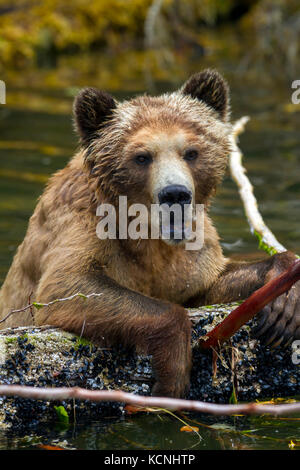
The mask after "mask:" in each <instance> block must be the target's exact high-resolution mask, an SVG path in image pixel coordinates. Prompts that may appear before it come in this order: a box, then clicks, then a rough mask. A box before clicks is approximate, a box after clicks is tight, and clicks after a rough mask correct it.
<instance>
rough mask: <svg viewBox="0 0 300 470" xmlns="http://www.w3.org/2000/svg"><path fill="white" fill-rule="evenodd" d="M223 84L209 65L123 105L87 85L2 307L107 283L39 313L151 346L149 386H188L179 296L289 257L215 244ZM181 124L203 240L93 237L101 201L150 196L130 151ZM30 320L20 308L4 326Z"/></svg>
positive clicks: (222, 287)
mask: <svg viewBox="0 0 300 470" xmlns="http://www.w3.org/2000/svg"><path fill="white" fill-rule="evenodd" d="M227 92H228V91H227V85H226V84H225V82H224V80H223V79H222V78H221V77H220V76H219V75H218V74H217V73H216V72H212V71H210V72H207V71H206V72H204V73H203V74H202V75H201V74H198V75H197V76H194V77H192V79H190V81H188V82H187V83H186V85H185V86H184V87H183V88H182V89H181V90H180V91H179V92H177V93H173V94H170V95H163V96H162V97H154V98H152V97H148V96H143V97H138V98H135V99H133V100H131V101H129V102H125V103H122V104H117V103H116V102H115V101H114V100H113V99H112V98H111V97H110V96H109V95H107V94H105V93H103V92H100V91H98V90H95V89H85V90H83V91H82V92H81V93H80V95H79V97H78V98H77V100H76V101H75V105H74V109H75V116H76V127H77V129H78V131H79V134H80V136H81V142H82V149H81V150H80V151H79V152H78V154H77V155H75V156H74V158H73V159H72V160H71V161H70V163H69V164H68V165H67V166H66V167H65V168H64V169H63V170H61V171H59V172H57V173H56V174H55V175H54V176H53V177H52V178H51V179H50V181H49V183H48V185H47V188H46V190H45V192H44V194H43V195H42V196H41V198H40V200H39V202H38V204H37V207H36V209H35V211H34V214H33V216H32V217H31V219H30V222H29V227H28V231H27V234H26V236H25V239H24V241H23V243H22V244H21V245H20V247H19V248H18V251H17V253H16V255H15V257H14V260H13V263H12V266H11V268H10V270H9V273H8V275H7V278H6V280H5V282H4V284H3V286H2V290H1V293H0V316H2V317H4V316H5V315H7V313H8V312H9V311H10V310H11V309H18V308H22V307H24V306H25V305H26V304H27V303H28V296H29V295H30V294H31V298H32V299H35V300H36V301H39V302H49V301H51V300H54V299H57V298H64V297H67V296H70V295H72V294H75V293H77V292H82V293H84V294H91V293H103V295H102V296H101V297H100V298H99V297H95V298H90V299H89V300H82V299H78V298H77V299H74V300H72V301H68V302H64V303H57V304H55V305H53V306H51V307H48V308H43V309H40V310H37V311H36V312H35V322H36V324H38V325H42V324H51V325H55V326H58V327H61V328H63V329H65V330H68V331H71V332H74V333H76V334H81V333H82V332H83V335H84V336H85V337H87V338H90V339H91V340H93V341H97V342H99V343H105V344H116V343H122V344H124V345H127V346H134V347H137V348H138V349H139V350H141V351H143V352H146V353H149V354H152V355H153V364H154V368H155V371H156V384H155V386H154V390H153V393H155V394H162V395H169V396H180V395H183V394H184V392H185V390H186V389H187V388H188V385H189V373H190V368H191V348H190V334H191V325H190V321H189V319H188V316H187V313H186V310H185V308H184V306H187V305H200V304H205V303H216V302H229V301H234V300H239V299H243V298H246V297H247V296H248V295H249V294H250V293H251V292H253V290H255V289H257V288H258V287H260V286H261V285H263V284H264V283H265V282H266V280H268V276H269V277H270V276H271V277H272V275H275V274H276V273H277V272H278V271H280V270H282V269H284V268H285V267H286V266H287V265H289V264H290V263H291V262H292V261H293V259H294V255H292V254H289V253H287V254H283V255H278V256H275V257H272V258H269V259H268V260H266V261H262V262H258V263H252V264H250V265H248V264H245V263H236V262H231V261H230V260H228V259H226V258H225V257H224V256H223V254H222V250H221V247H220V244H219V238H218V235H217V232H216V230H215V228H214V226H213V224H212V222H211V220H210V218H209V217H208V213H207V211H208V208H209V204H210V198H211V196H212V195H213V194H214V192H215V189H216V187H217V185H218V184H219V183H220V181H221V179H222V176H223V173H224V171H225V168H226V164H227V156H228V153H229V151H230V146H229V142H228V134H229V132H230V126H229V125H228V124H227V115H228V96H227ZM179 132H182V135H183V140H184V139H185V140H184V141H189V142H194V141H195V142H196V144H197V146H198V147H199V149H200V152H201V160H199V161H197V162H195V163H191V165H190V167H189V168H188V171H190V172H191V174H192V176H193V180H194V182H195V200H196V202H197V203H203V204H205V206H206V213H205V230H204V234H205V243H204V246H203V248H202V249H201V250H199V251H187V250H185V248H184V246H183V245H180V246H170V245H167V244H166V243H164V242H163V241H162V240H137V241H136V240H99V239H98V238H97V236H96V225H97V223H98V218H97V217H96V207H97V205H98V204H99V203H101V202H111V203H116V202H117V197H118V196H119V195H124V194H126V195H127V196H128V203H129V204H130V203H132V202H142V203H145V204H146V205H148V206H149V205H150V204H151V202H152V201H151V199H150V198H149V191H150V190H149V175H148V174H147V172H146V171H144V170H143V169H140V168H137V167H136V166H134V163H133V161H132V158H131V155H132V153H134V151H135V149H139V148H140V147H141V145H142V144H143V143H145V142H150V141H151V142H152V140H153V139H152V137H153V136H156V135H159V133H164V135H170V136H172V135H177V134H178V133H179ZM151 139H152V140H151ZM195 142H194V143H195ZM149 145H150V144H149ZM151 145H153V142H152V144H151ZM31 323H32V318H31V315H30V312H29V311H26V312H22V313H18V314H14V315H12V316H10V317H9V318H8V320H7V321H6V322H5V324H2V326H5V327H8V326H16V325H26V324H31ZM294 330H295V328H294Z"/></svg>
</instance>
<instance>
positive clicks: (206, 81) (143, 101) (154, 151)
mask: <svg viewBox="0 0 300 470" xmlns="http://www.w3.org/2000/svg"><path fill="white" fill-rule="evenodd" d="M228 114H229V97H228V86H227V84H226V82H225V80H224V79H223V78H222V77H221V76H220V75H219V73H217V72H216V71H214V70H205V71H203V72H201V73H198V74H195V75H193V76H192V77H191V78H190V79H189V80H188V81H187V82H186V83H185V84H184V85H183V86H182V87H181V88H180V89H179V90H178V91H176V92H173V93H168V94H163V95H161V96H158V97H151V96H147V95H144V96H139V97H137V98H133V99H131V100H129V101H125V102H122V103H118V102H117V101H116V100H115V99H114V98H113V97H111V96H110V95H109V94H108V93H106V92H103V91H100V90H98V89H95V88H85V89H83V90H82V91H81V92H80V93H79V95H78V96H77V97H76V99H75V102H74V117H75V127H76V129H77V132H78V133H79V135H80V139H81V144H82V147H83V153H84V158H85V164H86V165H85V166H86V170H87V171H88V174H89V180H90V181H91V182H92V185H93V187H94V188H95V191H96V197H97V200H98V201H99V203H100V202H108V203H111V204H115V205H117V204H118V197H119V196H127V199H128V204H134V203H140V204H144V205H146V207H147V208H150V205H151V204H159V205H160V204H167V205H169V206H170V205H171V204H174V203H177V204H180V205H182V206H185V205H186V206H188V205H190V206H191V207H195V204H204V205H207V204H208V203H209V199H210V196H211V195H212V194H214V192H215V189H216V187H217V185H218V183H219V182H220V180H221V179H222V176H223V174H224V171H225V169H226V165H227V161H228V154H229V152H230V140H229V135H230V130H231V127H230V125H229V124H228ZM186 206H185V207H186Z"/></svg>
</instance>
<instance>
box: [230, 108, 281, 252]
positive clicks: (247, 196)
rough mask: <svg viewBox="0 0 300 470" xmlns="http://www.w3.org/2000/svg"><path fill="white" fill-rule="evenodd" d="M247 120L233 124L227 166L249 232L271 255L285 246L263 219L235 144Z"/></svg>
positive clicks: (240, 120) (240, 154)
mask: <svg viewBox="0 0 300 470" xmlns="http://www.w3.org/2000/svg"><path fill="white" fill-rule="evenodd" d="M248 121H249V117H248V116H244V117H242V118H241V119H239V120H238V121H236V122H235V124H233V132H232V136H231V144H232V152H231V154H230V160H229V167H230V172H231V176H232V178H233V180H234V181H235V182H236V184H237V186H238V188H239V193H240V196H241V199H242V202H243V204H244V209H245V212H246V216H247V219H248V223H249V225H250V229H251V232H252V233H254V234H255V235H256V237H257V238H258V239H259V247H260V248H262V249H263V250H265V251H266V252H267V253H269V254H270V255H273V254H276V253H281V252H283V251H286V248H285V247H284V246H283V245H281V243H279V241H278V240H277V239H276V237H275V236H274V234H273V233H272V232H271V230H270V229H269V228H268V227H267V226H266V224H265V223H264V221H263V218H262V216H261V214H260V212H259V210H258V206H257V200H256V198H255V196H254V194H253V186H252V184H251V183H250V181H249V179H248V177H247V176H246V174H245V173H246V170H245V168H244V167H243V165H242V152H241V150H240V149H239V147H238V145H237V137H238V135H239V134H240V133H241V132H243V130H244V128H245V125H246V123H247V122H248Z"/></svg>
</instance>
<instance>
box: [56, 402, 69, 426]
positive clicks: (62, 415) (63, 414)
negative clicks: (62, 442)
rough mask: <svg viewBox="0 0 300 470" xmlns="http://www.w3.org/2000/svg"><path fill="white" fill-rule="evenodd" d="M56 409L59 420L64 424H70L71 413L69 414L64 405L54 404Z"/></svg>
mask: <svg viewBox="0 0 300 470" xmlns="http://www.w3.org/2000/svg"><path fill="white" fill-rule="evenodd" d="M54 409H55V411H56V415H57V418H58V421H59V422H60V423H62V424H65V425H68V424H69V415H68V413H67V411H66V409H65V408H64V407H63V406H62V405H60V406H54Z"/></svg>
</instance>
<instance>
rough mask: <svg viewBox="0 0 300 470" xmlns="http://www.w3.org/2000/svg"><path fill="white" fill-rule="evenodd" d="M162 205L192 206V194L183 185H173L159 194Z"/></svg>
mask: <svg viewBox="0 0 300 470" xmlns="http://www.w3.org/2000/svg"><path fill="white" fill-rule="evenodd" d="M158 200H159V203H160V204H168V206H172V204H180V205H181V206H183V205H184V204H190V203H191V201H192V192H191V191H190V190H189V189H188V188H187V187H186V186H183V185H182V184H171V185H169V186H166V187H165V188H163V189H162V190H161V191H160V192H159V194H158Z"/></svg>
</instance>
